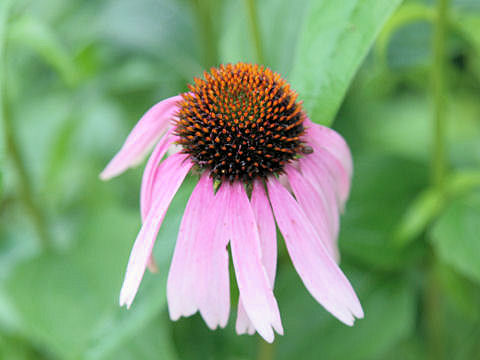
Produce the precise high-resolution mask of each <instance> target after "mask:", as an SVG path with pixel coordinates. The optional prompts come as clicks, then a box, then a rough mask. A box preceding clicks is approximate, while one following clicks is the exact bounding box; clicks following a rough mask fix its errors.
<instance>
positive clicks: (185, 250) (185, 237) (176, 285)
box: [167, 174, 214, 320]
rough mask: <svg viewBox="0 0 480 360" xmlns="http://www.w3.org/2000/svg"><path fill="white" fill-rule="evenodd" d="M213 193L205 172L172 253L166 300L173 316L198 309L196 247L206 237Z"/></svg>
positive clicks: (179, 315) (185, 314) (210, 180)
mask: <svg viewBox="0 0 480 360" xmlns="http://www.w3.org/2000/svg"><path fill="white" fill-rule="evenodd" d="M213 197H214V189H213V182H212V179H211V178H210V177H209V176H208V175H207V174H204V175H203V176H202V177H201V178H200V181H199V182H198V184H197V186H196V187H195V189H194V190H193V192H192V195H191V196H190V199H189V200H188V203H187V207H186V208H185V212H184V214H183V218H182V222H181V224H180V230H179V232H178V238H177V244H176V245H175V252H174V254H173V259H172V263H171V265H170V271H169V273H168V281H167V300H168V310H169V313H170V318H171V319H172V320H178V319H179V318H180V317H181V316H190V315H192V314H194V313H195V312H196V311H197V310H198V305H197V299H196V298H197V293H198V292H199V291H200V290H198V286H200V285H201V281H200V280H199V279H198V276H199V272H198V266H197V265H198V264H197V261H194V259H195V258H196V254H195V251H196V249H197V248H200V247H201V246H202V245H201V241H203V240H205V238H204V237H203V236H204V234H203V233H202V231H201V229H203V227H204V226H203V222H204V218H205V214H206V209H209V207H210V203H211V201H212V199H213Z"/></svg>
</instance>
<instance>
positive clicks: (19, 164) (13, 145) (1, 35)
mask: <svg viewBox="0 0 480 360" xmlns="http://www.w3.org/2000/svg"><path fill="white" fill-rule="evenodd" d="M11 5H12V1H8V0H7V1H6V2H5V3H3V8H1V9H0V17H1V18H0V117H1V119H2V124H3V133H4V137H5V147H6V152H7V154H8V155H9V158H10V159H11V160H12V164H13V167H14V169H15V171H16V173H17V177H18V190H19V193H20V198H21V200H22V202H23V204H24V206H25V208H26V209H27V211H28V212H29V213H30V216H31V218H32V221H33V225H34V227H35V229H36V231H37V234H38V238H39V240H40V242H41V246H42V247H43V248H47V247H48V245H49V240H48V233H47V227H46V224H45V218H44V216H43V214H42V212H41V211H40V209H39V207H38V206H37V204H36V203H35V201H34V199H33V192H32V189H31V186H30V183H29V180H28V179H29V177H28V173H27V169H26V167H25V164H24V162H23V161H22V157H21V155H20V150H19V147H18V144H17V142H16V139H15V135H14V130H13V126H12V120H11V116H10V109H9V103H8V97H7V92H8V91H7V74H8V72H7V61H6V59H7V41H6V38H7V36H6V34H7V22H8V16H9V10H10V9H11Z"/></svg>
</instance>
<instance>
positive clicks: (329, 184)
mask: <svg viewBox="0 0 480 360" xmlns="http://www.w3.org/2000/svg"><path fill="white" fill-rule="evenodd" d="M298 162H299V164H300V169H301V172H302V175H303V177H304V178H305V179H306V180H307V181H309V182H310V183H311V184H312V185H313V186H314V188H315V191H316V192H318V193H320V194H322V197H323V198H324V200H325V201H326V206H327V209H328V211H329V213H330V220H331V221H332V226H333V233H334V238H335V239H337V236H338V231H339V227H340V207H339V202H338V201H337V200H338V199H337V196H336V195H335V180H334V178H333V177H332V176H331V174H330V173H329V171H328V169H327V168H326V167H325V166H324V165H323V164H321V163H316V162H314V161H313V160H312V159H311V158H310V157H308V156H305V157H303V158H301V159H300V160H299V161H298Z"/></svg>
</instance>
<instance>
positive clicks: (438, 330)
mask: <svg viewBox="0 0 480 360" xmlns="http://www.w3.org/2000/svg"><path fill="white" fill-rule="evenodd" d="M437 266H438V264H437V261H436V259H435V255H434V253H433V250H430V253H429V255H428V261H427V269H426V283H425V297H424V303H423V308H424V314H425V326H426V328H425V330H426V335H427V338H426V339H427V350H428V356H427V359H431V360H442V359H444V357H445V352H444V341H443V339H444V324H443V318H442V316H443V314H442V301H441V288H440V283H439V279H438V276H439V274H438V270H437Z"/></svg>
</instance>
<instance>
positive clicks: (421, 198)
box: [394, 189, 444, 246]
mask: <svg viewBox="0 0 480 360" xmlns="http://www.w3.org/2000/svg"><path fill="white" fill-rule="evenodd" d="M443 204H444V197H443V194H442V193H441V192H440V191H439V190H438V189H427V190H425V191H423V192H421V193H420V194H419V195H418V196H417V197H416V198H415V200H414V201H413V202H412V204H411V205H410V206H409V208H408V209H407V211H406V212H405V214H404V215H403V216H402V218H401V220H400V223H399V225H398V228H397V230H396V231H395V235H394V242H395V244H397V245H400V246H404V245H406V244H408V243H409V242H410V241H412V240H414V239H415V238H416V237H417V236H418V235H420V234H421V233H422V231H424V230H425V228H426V227H427V225H428V224H430V222H431V221H432V220H433V219H434V218H435V217H436V216H437V214H438V213H439V212H440V210H442V208H443Z"/></svg>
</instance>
